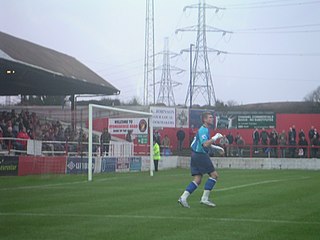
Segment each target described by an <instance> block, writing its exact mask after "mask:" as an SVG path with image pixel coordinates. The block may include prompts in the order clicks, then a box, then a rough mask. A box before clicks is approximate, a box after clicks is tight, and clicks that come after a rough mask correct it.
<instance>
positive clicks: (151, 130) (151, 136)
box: [88, 104, 153, 182]
mask: <svg viewBox="0 0 320 240" xmlns="http://www.w3.org/2000/svg"><path fill="white" fill-rule="evenodd" d="M94 108H98V109H105V110H111V111H112V110H113V111H118V112H124V113H133V114H137V115H141V116H145V117H147V118H148V122H149V133H150V134H149V136H150V139H149V141H150V176H153V124H152V115H153V114H152V112H142V111H134V110H129V109H122V108H115V107H108V106H103V105H98V104H89V111H88V115H89V123H88V124H89V135H88V181H89V182H90V181H92V131H93V126H92V123H93V115H92V114H93V109H94Z"/></svg>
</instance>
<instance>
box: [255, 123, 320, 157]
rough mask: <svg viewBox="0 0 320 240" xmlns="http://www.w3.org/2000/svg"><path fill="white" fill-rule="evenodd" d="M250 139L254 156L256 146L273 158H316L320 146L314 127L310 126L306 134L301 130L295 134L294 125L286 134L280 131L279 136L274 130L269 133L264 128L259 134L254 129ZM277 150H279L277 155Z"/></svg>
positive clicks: (256, 150)
mask: <svg viewBox="0 0 320 240" xmlns="http://www.w3.org/2000/svg"><path fill="white" fill-rule="evenodd" d="M252 139H253V144H254V153H255V154H258V153H259V150H258V145H263V148H262V151H263V152H265V153H268V152H270V153H271V154H272V155H274V156H278V154H279V155H280V156H281V157H296V156H298V157H308V156H310V157H317V155H318V150H319V146H320V141H319V133H318V131H317V129H316V128H315V127H314V126H311V128H310V130H309V131H308V133H305V132H304V130H303V129H300V130H299V132H298V133H297V130H296V127H295V125H293V126H291V127H289V129H288V132H286V130H282V132H281V133H280V134H279V133H278V132H277V130H276V129H275V128H273V129H271V131H270V132H267V131H266V129H264V128H263V129H262V130H261V132H259V130H258V129H255V130H254V132H253V134H252ZM278 149H280V152H279V153H278V152H277V150H278ZM309 149H310V152H309V153H308V151H309ZM286 153H287V155H286Z"/></svg>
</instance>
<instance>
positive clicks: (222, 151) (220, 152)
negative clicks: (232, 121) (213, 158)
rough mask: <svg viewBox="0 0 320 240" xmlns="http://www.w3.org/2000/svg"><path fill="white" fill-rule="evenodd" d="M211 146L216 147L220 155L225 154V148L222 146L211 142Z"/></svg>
mask: <svg viewBox="0 0 320 240" xmlns="http://www.w3.org/2000/svg"><path fill="white" fill-rule="evenodd" d="M211 147H212V148H213V149H214V151H215V152H217V153H218V154H219V155H220V156H223V155H224V149H223V148H222V147H219V146H217V145H213V144H211Z"/></svg>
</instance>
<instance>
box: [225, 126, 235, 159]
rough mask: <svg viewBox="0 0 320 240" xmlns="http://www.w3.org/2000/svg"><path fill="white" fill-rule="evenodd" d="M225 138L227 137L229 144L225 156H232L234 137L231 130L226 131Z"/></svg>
mask: <svg viewBox="0 0 320 240" xmlns="http://www.w3.org/2000/svg"><path fill="white" fill-rule="evenodd" d="M227 139H228V142H229V146H228V148H227V156H228V157H230V156H233V147H232V145H233V142H234V138H233V135H232V133H231V132H229V133H228V135H227Z"/></svg>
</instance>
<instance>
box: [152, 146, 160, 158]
mask: <svg viewBox="0 0 320 240" xmlns="http://www.w3.org/2000/svg"><path fill="white" fill-rule="evenodd" d="M153 160H160V146H159V144H158V143H157V142H156V143H155V144H154V145H153Z"/></svg>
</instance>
